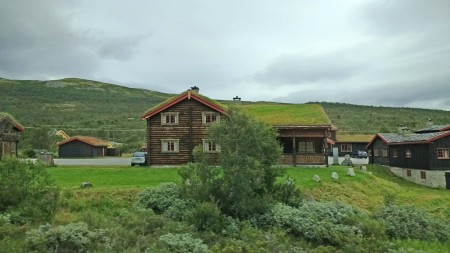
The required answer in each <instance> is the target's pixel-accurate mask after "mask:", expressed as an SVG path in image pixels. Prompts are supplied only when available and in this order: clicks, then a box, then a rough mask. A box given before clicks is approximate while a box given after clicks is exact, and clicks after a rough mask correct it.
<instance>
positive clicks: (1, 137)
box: [0, 112, 25, 160]
mask: <svg viewBox="0 0 450 253" xmlns="http://www.w3.org/2000/svg"><path fill="white" fill-rule="evenodd" d="M24 130H25V128H24V127H23V126H22V125H20V124H19V123H18V122H17V121H16V120H15V119H14V118H13V117H12V116H11V115H9V114H8V113H4V112H0V160H1V159H2V158H3V157H5V156H13V157H17V144H18V143H19V139H20V133H22V132H23V131H24Z"/></svg>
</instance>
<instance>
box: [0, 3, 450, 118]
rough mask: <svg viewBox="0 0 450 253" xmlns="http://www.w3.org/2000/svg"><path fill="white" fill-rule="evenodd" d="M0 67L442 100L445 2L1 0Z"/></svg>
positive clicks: (166, 86)
mask: <svg viewBox="0 0 450 253" xmlns="http://www.w3.org/2000/svg"><path fill="white" fill-rule="evenodd" d="M0 77H4V78H9V79H39V80H48V79H60V78H66V77H77V78H84V79H90V80H96V81H104V82H110V83H114V84H119V85H123V86H128V87H138V88H145V89H149V90H155V91H160V92H167V93H181V92H183V91H185V90H187V89H189V88H190V87H191V86H194V85H196V86H198V87H200V92H201V93H202V94H204V95H206V96H208V97H210V98H214V99H231V98H232V97H234V96H240V97H242V99H243V100H250V101H261V100H265V101H277V102H294V103H304V102H309V101H328V102H344V103H352V104H367V105H376V106H379V105H381V106H402V107H403V106H405V107H419V108H435V109H444V110H450V1H449V0H392V1H388V0H372V1H364V0H335V1H331V0H329V1H324V0H315V1H310V0H283V1H280V0H245V1H243V0H221V1H207V0H203V1H202V0H189V1H187V0H164V1H151V0H130V1H119V0H117V1H113V0H108V1H106V0H95V1H93V0H77V1H68V0H67V1H62V0H39V1H36V0H29V1H25V0H14V1H6V0H5V1H1V2H0Z"/></svg>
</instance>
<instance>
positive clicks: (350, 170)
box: [347, 168, 356, 177]
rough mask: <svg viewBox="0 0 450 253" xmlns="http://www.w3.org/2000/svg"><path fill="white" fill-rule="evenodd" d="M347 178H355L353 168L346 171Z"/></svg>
mask: <svg viewBox="0 0 450 253" xmlns="http://www.w3.org/2000/svg"><path fill="white" fill-rule="evenodd" d="M347 176H350V177H354V176H356V175H355V171H354V170H353V168H348V169H347Z"/></svg>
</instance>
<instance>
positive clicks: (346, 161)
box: [341, 154, 353, 167]
mask: <svg viewBox="0 0 450 253" xmlns="http://www.w3.org/2000/svg"><path fill="white" fill-rule="evenodd" d="M341 165H344V166H352V167H353V162H352V159H350V155H348V154H347V155H345V156H344V161H342V163H341Z"/></svg>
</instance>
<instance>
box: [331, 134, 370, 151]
mask: <svg viewBox="0 0 450 253" xmlns="http://www.w3.org/2000/svg"><path fill="white" fill-rule="evenodd" d="M372 137H373V135H365V134H341V133H337V134H336V139H335V140H336V141H335V143H336V144H335V145H334V147H337V148H338V154H339V156H344V155H347V154H348V155H352V154H353V153H354V152H355V151H357V150H361V151H366V152H367V149H366V146H367V144H369V142H370V141H371V140H372Z"/></svg>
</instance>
